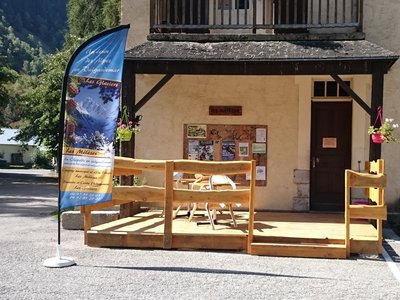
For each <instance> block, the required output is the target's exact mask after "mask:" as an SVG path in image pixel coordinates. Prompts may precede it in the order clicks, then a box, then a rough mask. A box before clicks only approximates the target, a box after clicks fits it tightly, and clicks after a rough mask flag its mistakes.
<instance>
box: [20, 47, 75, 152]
mask: <svg viewBox="0 0 400 300" xmlns="http://www.w3.org/2000/svg"><path fill="white" fill-rule="evenodd" d="M79 42H82V40H76V43H75V44H74V45H71V46H70V47H67V48H64V49H63V50H62V51H59V52H58V53H56V54H53V55H49V56H48V58H47V60H46V61H45V64H44V69H43V72H42V73H41V74H40V75H39V76H38V77H37V78H36V80H34V81H33V82H32V92H31V93H28V94H27V95H25V96H23V97H21V103H23V106H22V107H23V108H24V109H23V111H22V115H23V121H22V124H21V126H20V128H19V129H20V132H19V134H18V135H17V137H16V138H17V140H19V141H22V142H27V141H29V140H30V139H34V140H35V141H36V142H37V143H39V144H40V145H43V146H46V147H47V148H48V149H49V150H50V152H51V153H52V154H53V155H54V156H55V155H56V154H57V147H58V128H59V115H60V104H61V87H62V81H63V76H64V70H65V67H66V65H67V63H68V60H69V58H70V57H71V55H72V53H73V51H74V50H75V49H76V48H77V46H78V43H79Z"/></svg>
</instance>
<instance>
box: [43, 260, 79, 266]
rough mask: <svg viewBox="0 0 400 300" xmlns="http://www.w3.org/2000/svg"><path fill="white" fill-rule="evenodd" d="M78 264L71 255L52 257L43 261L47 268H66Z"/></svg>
mask: <svg viewBox="0 0 400 300" xmlns="http://www.w3.org/2000/svg"><path fill="white" fill-rule="evenodd" d="M74 265H76V262H75V261H74V260H73V259H71V258H69V257H52V258H48V259H46V260H45V261H44V262H43V266H45V267H47V268H64V267H70V266H74Z"/></svg>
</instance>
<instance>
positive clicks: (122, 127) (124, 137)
mask: <svg viewBox="0 0 400 300" xmlns="http://www.w3.org/2000/svg"><path fill="white" fill-rule="evenodd" d="M136 126H139V123H138V122H133V121H132V120H130V119H129V113H128V108H127V107H126V106H124V107H123V110H122V112H121V118H120V119H119V121H118V123H117V130H116V138H117V140H119V141H121V142H129V141H130V140H131V138H132V134H133V133H138V132H139V128H137V127H136Z"/></svg>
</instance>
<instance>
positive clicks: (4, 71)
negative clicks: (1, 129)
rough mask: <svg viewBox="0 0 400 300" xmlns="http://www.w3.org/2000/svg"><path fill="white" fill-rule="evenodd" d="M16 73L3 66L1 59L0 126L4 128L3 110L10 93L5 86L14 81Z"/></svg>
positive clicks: (8, 100)
mask: <svg viewBox="0 0 400 300" xmlns="http://www.w3.org/2000/svg"><path fill="white" fill-rule="evenodd" d="M16 78H17V73H16V72H15V71H13V70H11V69H9V68H8V67H6V66H5V65H3V62H2V59H0V126H5V125H6V121H5V118H4V116H5V113H4V112H5V109H6V107H7V105H8V103H9V102H10V98H11V97H10V93H9V91H8V88H7V85H8V84H9V83H12V82H14V81H15V80H16Z"/></svg>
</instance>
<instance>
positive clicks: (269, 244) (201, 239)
mask: <svg viewBox="0 0 400 300" xmlns="http://www.w3.org/2000/svg"><path fill="white" fill-rule="evenodd" d="M161 213H162V212H161V211H154V210H153V211H148V212H142V213H139V214H136V215H134V216H132V217H128V218H123V219H120V220H116V221H113V222H110V223H107V224H103V225H99V226H96V227H93V228H91V230H89V231H88V232H87V245H88V246H92V247H118V248H157V249H162V248H163V245H164V242H163V238H164V218H163V217H162V216H161ZM203 214H204V215H205V213H204V212H202V211H199V213H198V214H196V215H197V217H195V218H194V219H193V220H192V222H189V221H188V218H187V216H186V212H181V213H180V214H179V215H178V217H177V218H175V219H174V220H173V224H172V243H171V245H172V247H171V248H172V249H212V250H236V251H243V252H249V253H250V254H254V255H272V256H291V257H294V256H298V257H329V258H345V257H346V251H345V245H344V240H345V225H344V216H343V214H317V213H284V212H256V213H255V222H254V235H253V242H252V244H251V248H252V249H250V250H251V251H248V249H247V238H248V230H247V224H248V212H242V211H236V212H235V216H236V220H237V223H238V227H237V228H233V227H232V226H231V224H230V216H229V214H228V213H224V214H222V215H221V214H219V213H218V217H217V218H218V222H217V224H216V229H215V230H212V229H211V226H210V224H209V223H208V222H207V218H206V217H205V216H204V217H203V216H202V215H203ZM350 227H351V236H350V239H351V243H350V252H351V253H356V254H361V253H363V254H371V253H379V243H378V242H379V241H378V239H377V237H376V236H377V233H376V229H375V227H374V226H372V225H371V224H370V223H368V222H366V221H357V220H355V221H353V222H352V223H351V224H350Z"/></svg>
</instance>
